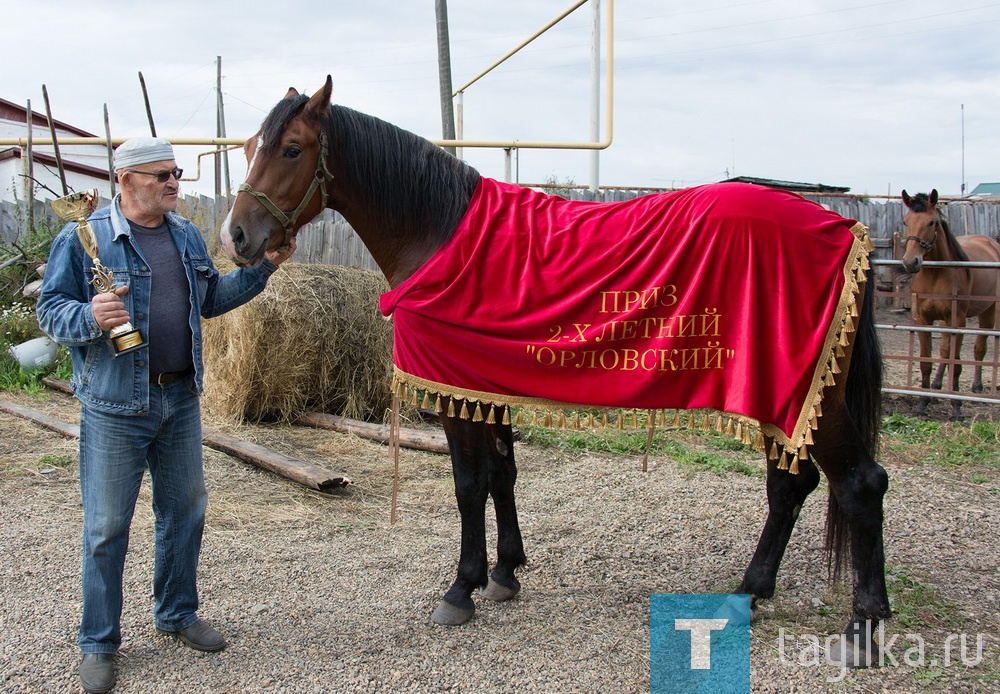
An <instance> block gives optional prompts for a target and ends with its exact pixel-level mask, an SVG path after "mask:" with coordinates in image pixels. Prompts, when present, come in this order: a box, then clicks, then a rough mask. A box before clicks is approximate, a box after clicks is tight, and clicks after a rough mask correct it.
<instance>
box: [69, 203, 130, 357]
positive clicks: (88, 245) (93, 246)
mask: <svg viewBox="0 0 1000 694" xmlns="http://www.w3.org/2000/svg"><path fill="white" fill-rule="evenodd" d="M49 205H50V206H51V207H52V210H53V211H54V212H55V213H56V214H57V215H59V217H60V218H62V219H64V220H65V221H67V222H73V221H75V222H76V235H77V236H78V237H79V238H80V243H81V244H83V250H84V251H86V252H87V255H89V256H90V259H91V260H93V261H94V279H92V280H91V284H92V285H93V286H94V289H96V290H97V291H98V293H100V294H103V293H105V292H113V291H114V290H115V289H116V288H117V285H116V284H115V275H114V273H113V272H112V271H111V270H109V269H108V268H106V267H104V265H103V264H101V259H100V258H98V257H97V237H96V236H95V235H94V229H93V228H92V227H91V226H90V222H88V221H87V217H88V216H90V213H91V212H93V211H94V208H95V207H96V206H97V190H85V191H82V192H80V193H73V194H72V195H65V196H63V197H61V198H57V199H55V200H53V201H52V202H51V203H49ZM110 336H111V346H112V347H113V348H114V356H115V357H120V356H121V355H123V354H128V353H129V352H134V351H135V350H137V349H141V348H143V347H145V346H146V344H147V343H146V341H145V340H144V339H142V334H141V333H140V332H139V329H138V328H135V327H133V326H132V323H125V325H119V326H118V327H115V328H112V329H111V330H110Z"/></svg>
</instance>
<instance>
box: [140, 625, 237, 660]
mask: <svg viewBox="0 0 1000 694" xmlns="http://www.w3.org/2000/svg"><path fill="white" fill-rule="evenodd" d="M156 631H157V632H158V633H160V634H166V635H167V636H176V637H177V638H179V639H180V640H181V641H182V642H183V643H184V645H185V646H188V647H189V648H193V649H195V650H196V651H205V652H206V653H215V652H216V651H221V650H222V649H223V648H225V647H226V640H225V639H224V638H222V634H220V633H219V632H218V631H216V630H215V629H214V628H212V625H210V624H209V623H208V622H205V621H203V620H200V619H199V620H198V621H197V622H195V623H194V624H192V625H191V626H189V627H187V628H186V629H181V630H180V631H164V630H163V629H160V628H159V627H157V629H156Z"/></svg>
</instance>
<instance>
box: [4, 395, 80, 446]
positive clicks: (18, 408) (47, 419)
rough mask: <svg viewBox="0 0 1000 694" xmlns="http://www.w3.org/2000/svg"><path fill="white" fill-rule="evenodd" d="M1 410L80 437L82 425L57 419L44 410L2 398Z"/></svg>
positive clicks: (69, 435) (73, 436) (72, 436)
mask: <svg viewBox="0 0 1000 694" xmlns="http://www.w3.org/2000/svg"><path fill="white" fill-rule="evenodd" d="M0 410H3V411H4V412H9V413H10V414H14V415H17V416H18V417H24V418H25V419H30V420H31V421H32V422H35V423H36V424H41V425H42V426H43V427H45V428H47V429H51V430H52V431H55V432H58V433H60V434H62V435H63V436H65V437H66V438H70V439H78V438H80V425H79V424H70V423H69V422H64V421H62V420H61V419H56V418H55V417H51V416H49V415H47V414H45V413H44V412H39V411H38V410H35V409H32V408H30V407H25V406H23V405H18V404H17V403H14V402H10V401H9V400H3V399H0Z"/></svg>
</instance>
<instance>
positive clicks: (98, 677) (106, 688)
mask: <svg viewBox="0 0 1000 694" xmlns="http://www.w3.org/2000/svg"><path fill="white" fill-rule="evenodd" d="M80 686H82V687H83V691H85V692H94V693H96V692H110V691H111V690H112V689H114V688H115V664H114V662H113V661H112V654H111V653H84V654H83V660H82V661H80Z"/></svg>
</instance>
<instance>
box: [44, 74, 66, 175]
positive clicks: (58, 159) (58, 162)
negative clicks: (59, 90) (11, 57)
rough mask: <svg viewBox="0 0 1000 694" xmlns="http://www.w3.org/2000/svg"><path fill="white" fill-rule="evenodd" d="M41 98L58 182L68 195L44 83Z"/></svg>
mask: <svg viewBox="0 0 1000 694" xmlns="http://www.w3.org/2000/svg"><path fill="white" fill-rule="evenodd" d="M42 98H43V99H44V100H45V117H46V118H48V119H49V134H50V135H51V136H52V148H53V150H54V151H55V154H56V167H57V168H58V169H59V182H60V183H62V192H63V195H69V187H68V186H67V185H66V171H64V170H63V163H62V156H61V155H60V154H59V140H58V139H56V126H55V123H53V122H52V110H51V109H50V108H49V92H48V90H47V89H46V88H45V85H44V84H43V85H42Z"/></svg>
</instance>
